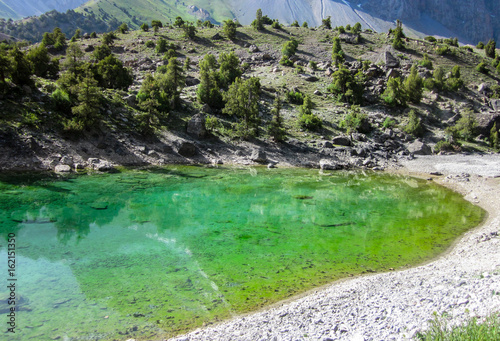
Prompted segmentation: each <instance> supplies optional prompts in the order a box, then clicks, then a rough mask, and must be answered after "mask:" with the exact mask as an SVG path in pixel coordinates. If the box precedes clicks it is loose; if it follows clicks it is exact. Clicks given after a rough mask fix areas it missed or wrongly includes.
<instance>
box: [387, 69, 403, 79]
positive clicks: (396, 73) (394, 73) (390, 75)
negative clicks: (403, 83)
mask: <svg viewBox="0 0 500 341" xmlns="http://www.w3.org/2000/svg"><path fill="white" fill-rule="evenodd" d="M399 76H400V74H399V71H398V70H394V69H390V70H389V71H387V75H386V78H387V79H390V78H396V77H399Z"/></svg>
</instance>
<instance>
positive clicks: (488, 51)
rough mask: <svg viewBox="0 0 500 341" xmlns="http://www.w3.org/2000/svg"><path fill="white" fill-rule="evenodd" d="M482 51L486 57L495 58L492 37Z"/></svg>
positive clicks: (494, 46)
mask: <svg viewBox="0 0 500 341" xmlns="http://www.w3.org/2000/svg"><path fill="white" fill-rule="evenodd" d="M484 53H485V54H486V57H490V58H495V55H496V42H495V40H493V39H490V41H488V44H486V46H485V47H484Z"/></svg>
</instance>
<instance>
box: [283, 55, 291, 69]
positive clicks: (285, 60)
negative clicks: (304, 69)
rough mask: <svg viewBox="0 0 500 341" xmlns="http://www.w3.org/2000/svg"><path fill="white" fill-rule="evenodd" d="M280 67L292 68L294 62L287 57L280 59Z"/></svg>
mask: <svg viewBox="0 0 500 341" xmlns="http://www.w3.org/2000/svg"><path fill="white" fill-rule="evenodd" d="M280 65H283V66H289V67H292V66H293V62H292V61H291V60H290V59H289V58H288V57H287V56H283V57H281V59H280Z"/></svg>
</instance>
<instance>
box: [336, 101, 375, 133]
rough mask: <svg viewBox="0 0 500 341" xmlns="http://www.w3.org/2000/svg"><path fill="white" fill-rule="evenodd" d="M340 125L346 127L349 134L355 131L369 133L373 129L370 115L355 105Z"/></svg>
mask: <svg viewBox="0 0 500 341" xmlns="http://www.w3.org/2000/svg"><path fill="white" fill-rule="evenodd" d="M340 127H341V128H344V129H346V131H347V133H348V134H352V133H354V132H360V133H369V132H370V130H371V126H370V123H369V122H368V116H367V115H366V114H363V113H361V110H360V108H359V106H357V105H353V106H352V107H351V110H349V113H348V114H347V115H346V116H345V118H344V119H343V120H342V121H341V122H340Z"/></svg>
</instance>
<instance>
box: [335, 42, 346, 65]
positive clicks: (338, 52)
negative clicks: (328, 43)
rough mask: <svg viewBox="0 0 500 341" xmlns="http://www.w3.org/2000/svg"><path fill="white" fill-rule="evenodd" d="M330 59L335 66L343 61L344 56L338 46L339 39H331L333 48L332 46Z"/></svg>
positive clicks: (340, 47)
mask: <svg viewBox="0 0 500 341" xmlns="http://www.w3.org/2000/svg"><path fill="white" fill-rule="evenodd" d="M332 59H333V62H334V63H335V65H340V64H342V63H343V62H344V60H345V54H344V51H343V50H342V46H341V45H340V38H339V37H335V38H333V46H332Z"/></svg>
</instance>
